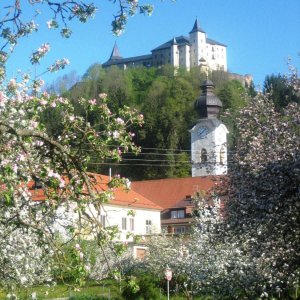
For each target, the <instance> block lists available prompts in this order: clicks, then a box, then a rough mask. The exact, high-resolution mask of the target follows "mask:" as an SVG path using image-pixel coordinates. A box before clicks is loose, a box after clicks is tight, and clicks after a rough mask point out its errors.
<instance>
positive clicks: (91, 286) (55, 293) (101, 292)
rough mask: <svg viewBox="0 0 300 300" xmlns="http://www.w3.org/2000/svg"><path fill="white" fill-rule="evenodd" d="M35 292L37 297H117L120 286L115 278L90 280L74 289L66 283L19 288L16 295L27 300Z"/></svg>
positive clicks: (1, 299) (0, 297)
mask: <svg viewBox="0 0 300 300" xmlns="http://www.w3.org/2000/svg"><path fill="white" fill-rule="evenodd" d="M33 292H35V293H36V295H37V299H54V298H68V297H71V296H76V295H93V296H106V297H107V296H108V294H109V293H110V296H111V297H112V298H113V297H117V296H119V295H120V293H119V287H118V286H117V285H116V282H115V281H113V280H106V281H105V282H104V283H101V284H99V283H95V282H89V283H88V284H87V286H85V287H83V288H81V289H80V291H74V290H73V289H72V288H69V287H68V286H66V285H56V286H51V287H46V286H33V287H30V288H17V290H16V295H17V296H18V299H21V300H25V299H26V300H27V299H31V294H32V293H33ZM4 299H5V300H7V298H6V292H5V291H3V290H2V291H1V290H0V300H4Z"/></svg>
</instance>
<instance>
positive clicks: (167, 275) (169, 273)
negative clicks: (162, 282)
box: [165, 266, 172, 300]
mask: <svg viewBox="0 0 300 300" xmlns="http://www.w3.org/2000/svg"><path fill="white" fill-rule="evenodd" d="M165 278H166V280H167V295H168V298H167V299H168V300H170V284H169V283H170V280H171V279H172V270H171V269H170V268H169V267H168V266H167V267H166V269H165Z"/></svg>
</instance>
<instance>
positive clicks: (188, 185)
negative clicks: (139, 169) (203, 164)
mask: <svg viewBox="0 0 300 300" xmlns="http://www.w3.org/2000/svg"><path fill="white" fill-rule="evenodd" d="M217 181H218V176H205V177H188V178H169V179H158V180H145V181H135V182H132V184H131V188H132V190H134V191H136V192H137V193H139V194H141V195H143V196H145V197H146V198H148V199H150V200H151V201H152V202H154V203H156V204H157V205H160V206H162V207H163V208H164V209H167V208H173V207H182V206H187V204H185V205H184V204H183V201H184V200H185V199H186V196H193V195H194V194H195V193H196V192H200V191H208V190H209V189H211V188H212V187H213V186H215V185H216V184H217Z"/></svg>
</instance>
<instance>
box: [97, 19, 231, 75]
mask: <svg viewBox="0 0 300 300" xmlns="http://www.w3.org/2000/svg"><path fill="white" fill-rule="evenodd" d="M226 47H227V46H226V45H224V44H222V43H219V42H217V41H215V40H212V39H209V38H208V37H207V34H206V32H205V31H203V29H202V28H201V27H200V25H199V22H198V19H196V21H195V23H194V26H193V28H192V30H191V31H190V33H189V36H188V37H187V36H183V35H181V36H178V37H174V38H173V39H171V40H169V41H167V42H166V43H164V44H162V45H160V46H158V47H156V48H154V49H153V50H152V51H151V54H148V55H141V56H135V57H129V58H123V57H122V56H121V54H120V51H119V49H118V47H117V44H115V45H114V48H113V51H112V53H111V56H110V58H109V60H108V61H107V62H105V63H104V64H103V65H102V66H103V67H104V68H105V67H110V66H113V65H115V66H118V67H120V68H122V69H126V68H132V67H137V66H145V67H152V66H153V67H161V66H163V65H167V64H169V65H172V66H174V67H177V68H178V67H182V68H186V69H188V70H189V69H190V68H192V67H197V66H200V67H203V68H205V69H209V70H222V71H227V55H226Z"/></svg>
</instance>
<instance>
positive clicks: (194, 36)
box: [189, 19, 206, 68]
mask: <svg viewBox="0 0 300 300" xmlns="http://www.w3.org/2000/svg"><path fill="white" fill-rule="evenodd" d="M189 39H190V44H191V53H190V64H191V68H192V67H196V66H198V65H199V64H200V59H201V58H202V57H206V33H205V31H203V30H202V28H201V27H200V25H199V22H198V19H196V21H195V23H194V26H193V28H192V30H191V31H190V33H189Z"/></svg>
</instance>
